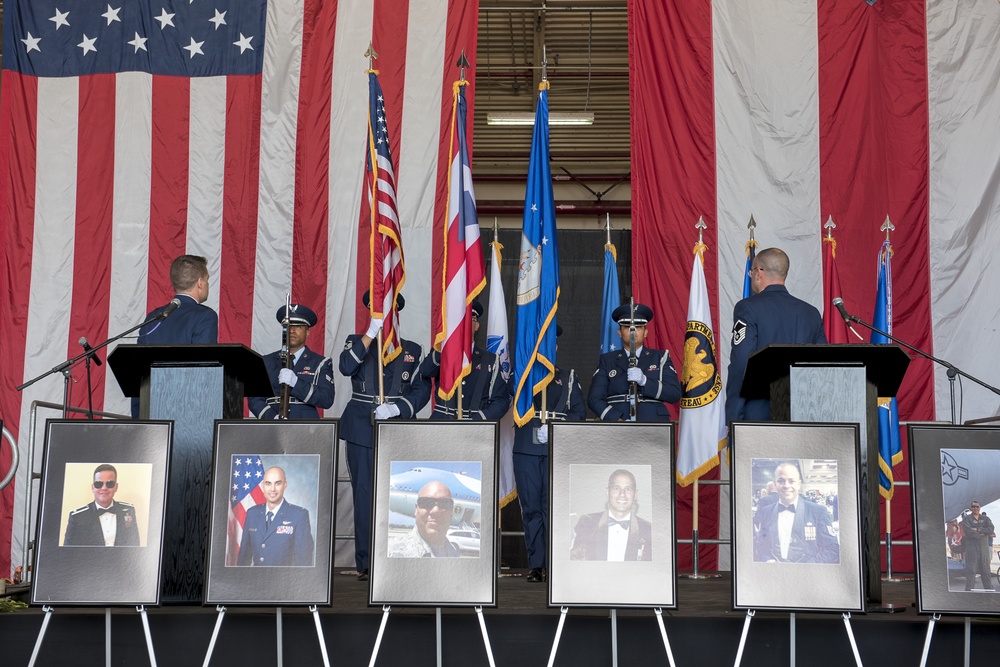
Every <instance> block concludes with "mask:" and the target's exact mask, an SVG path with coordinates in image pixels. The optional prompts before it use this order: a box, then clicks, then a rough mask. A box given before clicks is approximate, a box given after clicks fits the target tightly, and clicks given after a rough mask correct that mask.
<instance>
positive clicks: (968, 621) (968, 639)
mask: <svg viewBox="0 0 1000 667" xmlns="http://www.w3.org/2000/svg"><path fill="white" fill-rule="evenodd" d="M940 620H941V614H934V615H933V616H931V620H930V621H928V622H927V636H926V637H925V638H924V652H923V654H922V655H921V656H920V667H926V665H927V656H928V655H929V654H930V651H931V638H932V637H933V636H934V626H935V625H937V622H938V621H940ZM971 653H972V617H971V616H966V617H965V654H964V655H965V659H964V660H963V662H962V664H963V665H964V666H965V667H969V658H970V657H971Z"/></svg>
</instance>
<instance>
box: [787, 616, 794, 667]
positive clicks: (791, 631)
mask: <svg viewBox="0 0 1000 667" xmlns="http://www.w3.org/2000/svg"><path fill="white" fill-rule="evenodd" d="M788 653H789V655H788V665H789V667H795V614H789V615H788Z"/></svg>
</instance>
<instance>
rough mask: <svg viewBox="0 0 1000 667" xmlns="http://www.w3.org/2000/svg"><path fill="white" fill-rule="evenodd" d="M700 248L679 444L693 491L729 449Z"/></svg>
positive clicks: (682, 473)
mask: <svg viewBox="0 0 1000 667" xmlns="http://www.w3.org/2000/svg"><path fill="white" fill-rule="evenodd" d="M706 249H707V248H706V246H704V245H703V244H702V243H700V242H699V243H698V245H696V246H695V251H694V265H693V266H692V268H691V293H690V296H689V297H688V318H687V333H686V334H685V336H684V363H683V365H682V367H681V377H680V381H681V392H682V393H681V414H680V426H679V427H678V428H679V434H678V442H677V483H678V484H680V485H681V486H688V485H689V484H691V483H692V482H694V481H695V480H697V479H698V478H699V477H701V476H702V475H704V474H705V473H707V472H708V471H709V470H711V469H712V468H714V467H715V466H717V465H718V464H719V452H720V451H721V450H723V449H725V447H726V442H727V432H726V393H725V392H724V391H722V375H721V374H720V373H719V361H718V359H719V357H718V355H717V354H716V348H715V333H714V330H713V328H712V310H711V308H710V306H709V300H708V286H707V285H706V283H705V269H704V267H703V264H704V259H703V258H702V255H703V253H704V252H705V250H706Z"/></svg>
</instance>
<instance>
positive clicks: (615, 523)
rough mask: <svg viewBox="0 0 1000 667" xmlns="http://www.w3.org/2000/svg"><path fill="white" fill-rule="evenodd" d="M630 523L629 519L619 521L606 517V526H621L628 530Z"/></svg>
mask: <svg viewBox="0 0 1000 667" xmlns="http://www.w3.org/2000/svg"><path fill="white" fill-rule="evenodd" d="M630 523H632V522H631V520H628V519H626V520H625V521H619V520H618V519H615V518H613V517H610V516H609V517H608V528H611V527H612V526H621V527H622V528H624V529H625V530H628V527H629V524H630Z"/></svg>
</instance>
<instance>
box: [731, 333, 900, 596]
mask: <svg viewBox="0 0 1000 667" xmlns="http://www.w3.org/2000/svg"><path fill="white" fill-rule="evenodd" d="M909 363H910V358H909V356H907V354H906V353H905V352H903V350H902V348H900V347H897V346H895V345H768V346H767V347H765V348H762V349H760V350H758V351H757V352H755V353H754V354H753V355H752V356H751V357H750V359H749V360H748V361H747V370H746V375H745V376H744V380H743V386H742V387H741V390H740V393H741V395H742V396H743V397H744V398H748V399H753V398H764V399H770V401H771V419H772V420H774V421H796V422H841V423H844V422H846V423H856V424H858V425H859V426H860V431H861V452H860V464H861V466H860V467H861V470H860V479H859V480H858V488H859V489H860V491H861V549H862V553H863V556H864V559H865V561H864V568H865V577H864V579H865V602H866V605H868V606H869V607H872V608H874V607H878V606H879V605H880V604H881V602H882V572H881V556H880V551H879V542H880V539H881V530H880V527H879V509H878V507H879V501H878V498H879V492H878V486H879V484H878V473H879V466H878V398H879V397H890V396H895V395H896V392H897V391H899V385H900V383H902V381H903V375H904V374H905V373H906V367H907V366H908V365H909Z"/></svg>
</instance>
